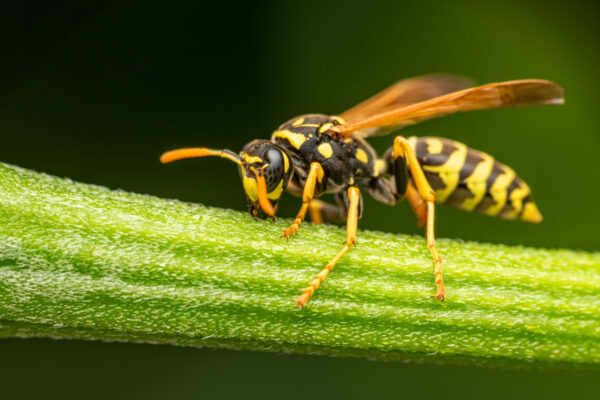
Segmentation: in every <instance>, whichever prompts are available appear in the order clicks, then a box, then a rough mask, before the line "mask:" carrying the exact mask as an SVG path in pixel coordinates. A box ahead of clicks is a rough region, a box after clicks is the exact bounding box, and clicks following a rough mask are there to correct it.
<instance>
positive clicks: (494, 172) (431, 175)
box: [408, 137, 542, 222]
mask: <svg viewBox="0 0 600 400" xmlns="http://www.w3.org/2000/svg"><path fill="white" fill-rule="evenodd" d="M408 141H409V142H410V144H411V146H412V147H413V149H414V151H415V153H416V156H417V159H418V160H419V163H420V164H421V166H422V167H423V171H424V172H425V177H426V178H427V181H428V182H429V184H430V185H431V187H432V188H433V190H434V191H435V200H436V202H438V203H445V204H448V205H451V206H453V207H457V208H460V209H463V210H467V211H477V212H479V213H482V214H487V215H492V216H498V217H501V218H507V219H521V220H524V221H530V222H540V221H541V220H542V216H541V214H540V213H539V211H538V209H537V207H536V205H535V203H534V201H533V198H532V196H531V191H530V189H529V186H527V184H526V183H525V182H523V181H522V180H521V179H520V178H519V177H518V176H517V175H516V174H515V172H514V171H513V170H512V169H511V168H509V167H507V166H506V165H504V164H502V163H500V162H498V161H496V160H494V158H493V157H492V156H490V155H489V154H486V153H483V152H480V151H477V150H474V149H470V148H468V147H467V146H465V145H464V144H462V143H459V142H456V141H454V140H450V139H444V138H438V137H419V138H417V137H410V138H408Z"/></svg>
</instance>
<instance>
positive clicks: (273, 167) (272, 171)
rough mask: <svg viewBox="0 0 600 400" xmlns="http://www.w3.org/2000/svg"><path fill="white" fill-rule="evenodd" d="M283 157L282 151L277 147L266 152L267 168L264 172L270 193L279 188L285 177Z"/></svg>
mask: <svg viewBox="0 0 600 400" xmlns="http://www.w3.org/2000/svg"><path fill="white" fill-rule="evenodd" d="M283 157H284V156H283V154H282V152H281V150H279V149H277V148H275V147H272V148H270V149H269V150H267V152H266V155H265V161H266V162H267V166H266V167H265V169H264V170H263V171H264V174H265V180H266V181H267V190H268V191H269V192H272V191H273V190H274V189H275V188H276V187H277V185H278V184H279V182H280V181H281V178H282V177H283Z"/></svg>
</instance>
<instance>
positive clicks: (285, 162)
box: [281, 151, 290, 172]
mask: <svg viewBox="0 0 600 400" xmlns="http://www.w3.org/2000/svg"><path fill="white" fill-rule="evenodd" d="M281 155H282V156H283V171H284V172H288V170H289V169H290V159H289V158H288V156H287V154H285V151H282V152H281Z"/></svg>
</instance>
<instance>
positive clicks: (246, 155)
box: [244, 153, 263, 164]
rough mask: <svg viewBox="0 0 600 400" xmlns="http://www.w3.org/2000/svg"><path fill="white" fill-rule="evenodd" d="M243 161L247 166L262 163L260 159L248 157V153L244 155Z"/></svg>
mask: <svg viewBox="0 0 600 400" xmlns="http://www.w3.org/2000/svg"><path fill="white" fill-rule="evenodd" d="M244 161H246V162H247V163H248V164H252V163H262V162H263V160H262V158H260V157H256V156H251V155H248V153H244Z"/></svg>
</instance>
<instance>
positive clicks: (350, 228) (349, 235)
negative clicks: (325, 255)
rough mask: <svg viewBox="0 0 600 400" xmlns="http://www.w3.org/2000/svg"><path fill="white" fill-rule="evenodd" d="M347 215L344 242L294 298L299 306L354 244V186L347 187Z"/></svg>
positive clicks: (356, 202)
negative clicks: (340, 248)
mask: <svg viewBox="0 0 600 400" xmlns="http://www.w3.org/2000/svg"><path fill="white" fill-rule="evenodd" d="M347 192H348V203H349V204H348V217H347V223H346V224H347V225H346V244H345V245H344V247H342V250H340V251H339V253H337V254H336V256H335V257H333V258H332V259H331V261H329V263H328V264H327V265H326V266H325V268H323V270H322V271H321V272H319V273H318V274H317V275H316V276H315V278H314V279H313V280H312V281H310V283H309V284H308V286H307V287H306V289H304V290H303V291H302V294H301V295H300V297H298V299H296V304H297V305H298V306H300V307H304V305H306V302H307V301H308V300H309V299H310V298H311V296H312V295H313V293H314V292H315V291H316V290H317V289H318V288H319V285H321V283H323V281H325V278H327V275H329V273H330V272H331V271H332V270H333V268H334V267H335V265H336V264H337V263H338V261H340V259H341V258H342V257H343V256H344V254H346V252H347V251H348V250H349V249H350V247H352V246H353V245H354V244H356V229H357V226H358V209H359V207H360V191H359V190H358V188H357V187H356V186H351V187H349V188H348V191H347Z"/></svg>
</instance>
